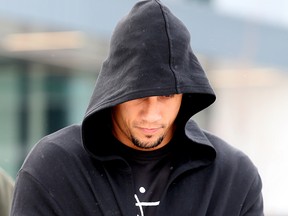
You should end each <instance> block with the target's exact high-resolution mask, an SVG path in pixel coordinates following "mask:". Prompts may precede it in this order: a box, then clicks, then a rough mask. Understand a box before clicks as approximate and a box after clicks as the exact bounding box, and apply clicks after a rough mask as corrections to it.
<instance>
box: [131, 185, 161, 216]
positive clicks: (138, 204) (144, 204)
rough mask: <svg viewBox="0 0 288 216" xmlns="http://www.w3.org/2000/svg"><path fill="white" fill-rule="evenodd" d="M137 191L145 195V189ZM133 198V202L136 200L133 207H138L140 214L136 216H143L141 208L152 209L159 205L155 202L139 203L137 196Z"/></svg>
mask: <svg viewBox="0 0 288 216" xmlns="http://www.w3.org/2000/svg"><path fill="white" fill-rule="evenodd" d="M139 191H140V193H143V194H144V193H145V192H146V189H145V188H144V187H140V188H139ZM134 197H135V200H136V203H135V205H136V206H138V207H139V210H140V213H141V215H138V214H137V216H145V215H144V211H143V207H147V206H149V207H153V206H158V205H159V204H160V201H156V202H141V201H140V200H139V198H138V196H137V194H135V195H134Z"/></svg>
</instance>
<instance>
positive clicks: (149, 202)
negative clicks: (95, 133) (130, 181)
mask: <svg viewBox="0 0 288 216" xmlns="http://www.w3.org/2000/svg"><path fill="white" fill-rule="evenodd" d="M117 145H118V149H119V150H120V151H119V153H120V154H121V156H122V157H124V158H125V159H126V160H127V162H128V163H129V164H130V166H131V168H132V173H133V178H134V185H135V194H134V198H135V205H136V206H137V207H138V208H139V215H145V216H149V215H155V211H156V210H157V206H159V205H161V195H162V192H163V191H164V188H165V187H166V185H167V181H168V177H169V175H170V171H171V148H172V147H171V146H172V143H168V144H167V145H166V146H164V147H163V148H160V149H157V150H154V151H140V150H135V149H132V148H129V147H128V146H125V145H124V144H122V143H120V142H118V144H117Z"/></svg>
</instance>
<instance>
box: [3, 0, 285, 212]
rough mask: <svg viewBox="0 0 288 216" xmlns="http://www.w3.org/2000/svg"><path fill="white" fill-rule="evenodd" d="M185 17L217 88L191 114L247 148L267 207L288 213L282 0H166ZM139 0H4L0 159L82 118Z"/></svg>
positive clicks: (12, 161) (18, 157)
mask: <svg viewBox="0 0 288 216" xmlns="http://www.w3.org/2000/svg"><path fill="white" fill-rule="evenodd" d="M162 2H163V3H165V4H166V5H168V6H169V8H170V9H171V10H172V12H173V13H174V14H176V15H177V16H178V17H179V18H180V19H181V20H182V21H183V22H184V23H185V25H186V26H187V27H188V29H189V31H190V33H191V45H192V48H193V50H194V52H195V54H196V56H197V57H198V58H199V60H200V62H201V63H202V65H203V67H204V69H205V70H206V72H207V75H208V77H209V79H210V81H211V84H212V86H213V87H214V89H215V92H216V94H217V96H218V97H217V101H216V103H214V105H212V106H211V107H210V108H208V109H206V110H205V111H203V112H202V113H200V114H197V115H196V116H195V117H194V118H195V119H196V120H197V121H198V123H199V124H200V125H201V126H202V127H203V128H204V129H206V130H209V131H211V132H213V133H215V134H217V135H218V136H220V137H222V138H223V139H224V140H226V141H227V142H229V143H230V144H231V145H233V146H235V147H237V148H239V149H241V150H243V151H244V152H245V153H246V154H247V155H248V156H249V157H250V158H251V159H252V160H253V162H254V163H255V165H256V166H257V167H258V169H259V172H260V174H261V176H262V180H263V195H264V204H265V213H266V215H269V216H284V215H285V216H287V215H288V203H287V200H288V198H287V196H288V195H287V194H288V187H287V182H288V173H287V171H288V156H287V155H288V137H287V134H288V126H287V120H288V118H287V116H288V113H287V110H288V13H287V8H288V1H286V0H233V1H229V0H162ZM135 3H136V0H121V1H119V0H105V1H100V0H98V1H97V0H81V1H80V0H73V1H68V0H60V1H56V0H50V1H38V0H25V1H22V0H0V26H1V28H0V104H1V105H0V166H1V167H2V168H3V169H5V170H6V171H7V172H8V173H9V174H10V175H11V177H12V178H13V179H15V177H16V175H17V171H18V169H19V168H20V166H21V164H22V163H23V160H24V158H25V157H26V155H27V154H28V152H29V151H30V149H31V148H32V147H33V146H34V145H35V144H36V143H37V141H38V140H39V139H40V138H41V137H43V136H44V135H47V134H49V133H52V132H54V131H56V130H58V129H60V128H62V127H65V126H67V125H69V124H78V123H81V121H82V118H83V116H84V113H85V110H86V106H87V105H88V101H89V99H90V96H91V94H92V90H93V87H94V83H95V80H96V78H97V75H98V72H99V71H100V68H101V64H102V61H103V60H104V59H105V58H106V56H107V53H108V48H109V40H110V36H111V33H112V31H113V28H114V27H115V25H116V23H117V21H118V20H119V19H120V18H121V17H122V16H124V15H125V14H126V13H128V11H129V10H130V9H131V7H132V6H133V5H134V4H135Z"/></svg>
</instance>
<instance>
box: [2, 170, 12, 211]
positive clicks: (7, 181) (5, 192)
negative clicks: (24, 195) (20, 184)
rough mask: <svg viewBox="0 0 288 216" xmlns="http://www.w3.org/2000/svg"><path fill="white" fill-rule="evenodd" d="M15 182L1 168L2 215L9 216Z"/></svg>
mask: <svg viewBox="0 0 288 216" xmlns="http://www.w3.org/2000/svg"><path fill="white" fill-rule="evenodd" d="M13 187H14V180H13V179H12V177H11V176H10V175H9V174H8V173H7V172H6V171H5V170H4V169H2V168H1V167H0V215H1V216H9V213H10V207H11V202H12V194H13Z"/></svg>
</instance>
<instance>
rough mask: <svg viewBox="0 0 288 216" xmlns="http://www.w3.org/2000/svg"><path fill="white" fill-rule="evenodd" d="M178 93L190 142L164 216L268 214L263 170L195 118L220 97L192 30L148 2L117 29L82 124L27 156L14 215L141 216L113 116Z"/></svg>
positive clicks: (178, 155) (177, 165)
mask: <svg viewBox="0 0 288 216" xmlns="http://www.w3.org/2000/svg"><path fill="white" fill-rule="evenodd" d="M178 93H182V94H183V100H182V104H181V108H180V112H179V115H178V117H177V120H176V121H177V132H178V134H180V135H179V137H180V139H179V140H177V149H175V151H174V152H173V165H174V166H173V171H172V174H171V175H170V177H169V179H168V185H167V187H166V188H165V190H164V193H163V195H162V198H161V204H160V206H159V207H158V210H157V215H159V216H163V215H165V216H168V215H171V216H176V215H177V216H181V215H183V216H188V215H193V216H210V215H214V216H240V215H245V216H252V215H253V216H261V215H263V201H262V194H261V187H262V185H261V178H260V177H259V174H258V172H257V168H256V167H255V166H254V165H253V163H252V162H251V161H250V159H249V158H248V157H247V156H246V155H245V154H244V153H242V152H241V151H239V150H237V149H235V148H234V147H232V146H230V145H229V144H227V143H225V142H224V141H223V140H221V139H219V138H218V137H216V136H214V135H212V134H210V133H208V132H206V131H203V130H201V129H200V128H199V127H198V126H197V124H196V123H195V122H194V121H193V120H192V116H193V115H194V114H195V113H197V112H199V111H201V110H203V109H205V108H206V107H208V106H209V105H211V104H212V103H213V102H214V100H215V94H214V92H213V90H212V88H211V86H210V84H209V82H208V79H207V78H206V75H205V73H204V71H203V69H202V67H201V66H200V64H199V62H198V60H197V58H196V57H195V55H194V54H193V52H192V50H191V47H190V35H189V32H188V31H187V29H186V27H185V26H184V25H183V23H182V22H181V21H180V20H179V19H177V18H176V17H175V16H174V15H173V14H172V13H171V12H170V10H169V9H168V8H167V7H166V6H165V5H163V4H162V3H161V2H159V1H157V0H147V1H139V2H138V3H136V4H135V6H134V7H133V8H132V10H131V11H130V13H129V14H127V16H125V17H124V18H123V19H122V20H121V21H120V22H119V23H118V25H117V26H116V28H115V31H114V33H113V35H112V38H111V46H110V52H109V55H108V58H107V59H106V60H105V62H104V63H103V67H102V69H101V72H100V74H99V76H98V79H97V82H96V85H95V90H94V92H93V95H92V97H91V100H90V103H89V105H88V108H87V112H86V114H85V117H84V119H83V122H82V124H81V125H72V126H69V127H66V128H63V129H62V130H60V131H57V132H56V133H54V134H51V135H48V136H46V137H44V138H43V139H42V140H40V142H39V143H37V145H35V147H34V148H33V149H32V151H31V152H30V154H29V155H28V156H27V158H26V160H25V162H24V164H23V166H22V168H21V170H20V171H19V173H18V176H17V179H16V187H15V192H14V199H13V207H12V214H11V215H12V216H16V215H19V216H20V215H21V216H33V215H47V216H48V215H49V216H51V215H55V216H56V215H58V216H60V215H61V216H62V215H63V216H64V215H67V216H68V215H69V216H72V215H79V216H80V215H81V216H86V215H87V216H89V215H91V216H92V215H93V216H95V215H97V216H98V215H99V216H100V215H111V216H112V215H124V216H136V215H137V207H136V206H135V200H134V197H133V194H134V192H133V190H134V187H133V176H132V172H131V168H130V167H129V165H128V163H127V161H126V160H125V158H122V157H120V156H119V154H118V153H117V151H116V150H115V149H113V148H112V147H111V128H110V108H111V107H112V106H115V105H117V104H119V103H122V102H124V101H128V100H132V99H136V98H139V97H148V96H155V95H169V94H178ZM138 214H139V213H138Z"/></svg>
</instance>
